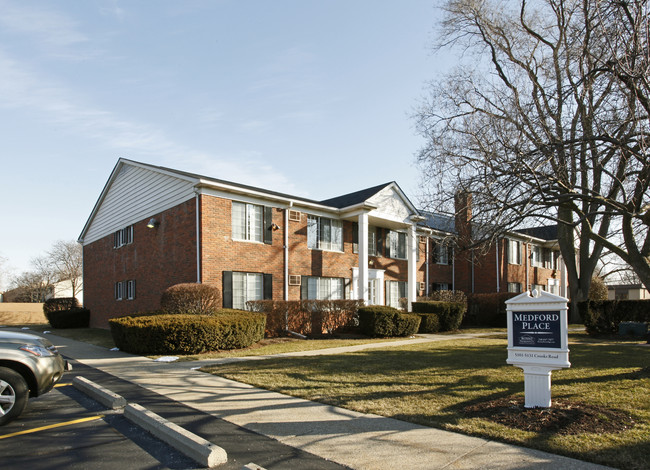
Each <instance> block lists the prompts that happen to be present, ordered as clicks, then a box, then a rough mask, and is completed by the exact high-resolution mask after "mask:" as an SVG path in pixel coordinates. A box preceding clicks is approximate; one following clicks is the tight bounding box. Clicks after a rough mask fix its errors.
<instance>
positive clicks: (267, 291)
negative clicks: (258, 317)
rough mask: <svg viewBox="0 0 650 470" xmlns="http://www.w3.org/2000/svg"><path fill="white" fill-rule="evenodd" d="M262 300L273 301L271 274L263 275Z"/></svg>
mask: <svg viewBox="0 0 650 470" xmlns="http://www.w3.org/2000/svg"><path fill="white" fill-rule="evenodd" d="M263 284H264V285H263V290H264V300H272V299H273V274H264V281H263Z"/></svg>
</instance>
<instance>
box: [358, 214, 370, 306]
mask: <svg viewBox="0 0 650 470" xmlns="http://www.w3.org/2000/svg"><path fill="white" fill-rule="evenodd" d="M358 245H359V279H358V283H357V288H358V290H359V292H358V295H359V297H358V298H359V299H360V300H363V301H364V302H365V303H366V304H367V303H368V214H367V213H363V214H360V215H359V243H358Z"/></svg>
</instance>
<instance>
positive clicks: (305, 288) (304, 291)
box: [300, 276, 309, 300]
mask: <svg viewBox="0 0 650 470" xmlns="http://www.w3.org/2000/svg"><path fill="white" fill-rule="evenodd" d="M308 280H309V276H300V300H307V297H308V296H309V285H308V282H309V281H308Z"/></svg>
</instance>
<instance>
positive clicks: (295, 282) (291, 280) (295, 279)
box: [289, 276, 300, 286]
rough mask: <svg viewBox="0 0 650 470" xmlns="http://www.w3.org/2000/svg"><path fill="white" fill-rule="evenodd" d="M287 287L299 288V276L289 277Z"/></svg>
mask: <svg viewBox="0 0 650 470" xmlns="http://www.w3.org/2000/svg"><path fill="white" fill-rule="evenodd" d="M289 285H290V286H299V285H300V276H289Z"/></svg>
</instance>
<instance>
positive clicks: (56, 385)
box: [54, 384, 72, 388]
mask: <svg viewBox="0 0 650 470" xmlns="http://www.w3.org/2000/svg"><path fill="white" fill-rule="evenodd" d="M70 385H72V384H55V385H54V388H59V387H69V386H70Z"/></svg>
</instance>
